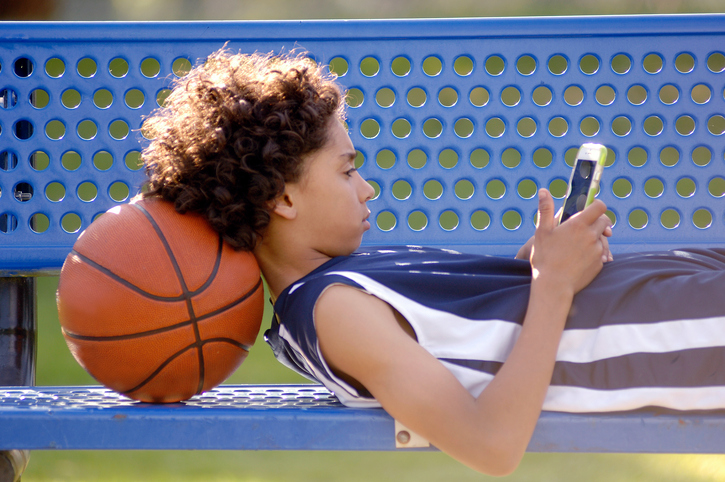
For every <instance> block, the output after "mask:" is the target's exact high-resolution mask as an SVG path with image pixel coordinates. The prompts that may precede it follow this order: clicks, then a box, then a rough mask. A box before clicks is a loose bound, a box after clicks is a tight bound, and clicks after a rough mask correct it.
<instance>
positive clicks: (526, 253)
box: [516, 208, 614, 263]
mask: <svg viewBox="0 0 725 482" xmlns="http://www.w3.org/2000/svg"><path fill="white" fill-rule="evenodd" d="M562 209H563V208H562ZM605 216H606V215H605ZM554 218H555V219H558V218H559V213H557V214H556V216H554ZM611 236H612V228H611V226H610V227H609V228H607V229H605V230H604V232H603V233H602V245H603V246H604V255H603V257H602V261H603V262H605V263H608V262H609V261H614V257H613V256H612V253H611V251H609V241H608V240H607V238H609V237H611ZM534 239H535V236H531V237H530V238H529V239H528V241H526V244H524V245H523V246H521V248H519V250H518V252H517V253H516V259H531V248H532V247H533V246H534Z"/></svg>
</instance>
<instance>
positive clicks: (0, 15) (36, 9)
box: [0, 0, 57, 20]
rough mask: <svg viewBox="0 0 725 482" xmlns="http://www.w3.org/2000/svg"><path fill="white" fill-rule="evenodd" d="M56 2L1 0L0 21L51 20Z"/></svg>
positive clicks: (44, 0)
mask: <svg viewBox="0 0 725 482" xmlns="http://www.w3.org/2000/svg"><path fill="white" fill-rule="evenodd" d="M56 7H57V5H56V0H0V20H49V19H51V18H53V15H54V13H55V10H56Z"/></svg>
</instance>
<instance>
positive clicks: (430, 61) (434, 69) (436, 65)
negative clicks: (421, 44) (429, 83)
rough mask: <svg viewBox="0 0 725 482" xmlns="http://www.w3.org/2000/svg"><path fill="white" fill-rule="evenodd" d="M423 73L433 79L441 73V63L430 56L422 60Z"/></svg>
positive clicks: (436, 58)
mask: <svg viewBox="0 0 725 482" xmlns="http://www.w3.org/2000/svg"><path fill="white" fill-rule="evenodd" d="M423 72H424V73H425V75H427V76H429V77H435V76H437V75H440V73H441V72H443V62H442V61H441V59H439V58H438V57H435V56H433V55H431V56H430V57H426V58H425V60H423Z"/></svg>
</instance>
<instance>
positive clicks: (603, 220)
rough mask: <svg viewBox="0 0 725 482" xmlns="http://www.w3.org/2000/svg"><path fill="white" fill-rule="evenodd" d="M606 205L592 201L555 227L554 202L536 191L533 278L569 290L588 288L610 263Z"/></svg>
mask: <svg viewBox="0 0 725 482" xmlns="http://www.w3.org/2000/svg"><path fill="white" fill-rule="evenodd" d="M606 210H607V207H606V205H605V204H604V203H603V202H602V201H600V200H595V201H594V202H593V203H592V204H591V205H590V206H588V207H587V208H586V209H584V210H583V211H581V212H580V213H577V214H576V215H574V216H572V217H571V218H570V219H569V220H568V221H567V222H565V223H563V224H561V225H557V223H556V219H555V215H554V200H553V198H552V197H551V194H549V191H547V190H546V189H540V190H539V223H538V226H537V228H536V233H535V234H534V241H533V245H532V248H531V255H530V260H531V266H532V269H533V277H534V279H535V280H536V279H541V280H547V281H549V282H553V283H556V285H558V286H561V287H562V288H569V289H571V290H572V293H571V294H572V295H574V294H575V293H577V292H579V291H580V290H581V289H582V288H584V287H585V286H586V285H588V284H589V283H590V282H591V281H592V280H593V279H594V277H595V276H596V275H597V274H598V273H599V271H600V270H601V269H602V265H603V264H604V263H605V262H607V261H609V260H611V254H610V252H609V244H608V242H607V239H606V238H607V237H608V236H611V234H612V228H611V221H610V220H609V218H608V217H607V216H606V215H605V212H606Z"/></svg>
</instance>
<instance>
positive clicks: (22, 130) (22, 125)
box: [13, 119, 35, 140]
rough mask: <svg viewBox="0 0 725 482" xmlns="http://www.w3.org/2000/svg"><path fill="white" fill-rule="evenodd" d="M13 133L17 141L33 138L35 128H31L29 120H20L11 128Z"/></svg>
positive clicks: (31, 124)
mask: <svg viewBox="0 0 725 482" xmlns="http://www.w3.org/2000/svg"><path fill="white" fill-rule="evenodd" d="M13 132H14V133H15V137H17V138H18V139H20V140H26V139H30V138H31V137H33V133H34V132H35V127H34V126H33V123H32V122H30V121H29V120H26V119H20V120H19V121H17V122H16V123H15V125H14V126H13Z"/></svg>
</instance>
